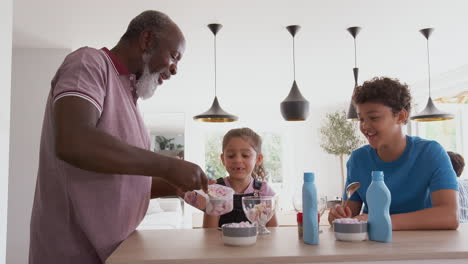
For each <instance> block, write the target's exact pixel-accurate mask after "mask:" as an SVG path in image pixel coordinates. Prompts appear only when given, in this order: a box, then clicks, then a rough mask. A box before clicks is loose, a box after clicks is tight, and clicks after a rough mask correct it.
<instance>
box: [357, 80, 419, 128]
mask: <svg viewBox="0 0 468 264" xmlns="http://www.w3.org/2000/svg"><path fill="white" fill-rule="evenodd" d="M352 99H353V103H354V104H355V105H357V104H363V103H368V102H370V103H381V104H384V105H386V106H388V107H390V108H391V109H392V112H393V113H394V114H396V113H398V112H400V111H401V110H403V109H405V110H406V111H408V116H409V115H410V113H411V100H412V98H411V93H410V90H409V88H408V85H407V84H406V83H400V81H399V80H398V79H392V78H389V77H375V78H373V79H371V80H369V81H365V82H364V83H363V84H362V85H360V86H357V87H356V88H355V89H354V92H353V98H352ZM407 122H408V120H405V124H406V123H407Z"/></svg>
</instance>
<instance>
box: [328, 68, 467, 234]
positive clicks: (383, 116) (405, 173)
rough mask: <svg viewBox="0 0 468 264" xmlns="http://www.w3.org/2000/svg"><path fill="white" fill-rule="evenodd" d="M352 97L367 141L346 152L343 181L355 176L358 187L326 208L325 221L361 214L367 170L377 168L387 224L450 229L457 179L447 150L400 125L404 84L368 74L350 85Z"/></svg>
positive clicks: (406, 99)
mask: <svg viewBox="0 0 468 264" xmlns="http://www.w3.org/2000/svg"><path fill="white" fill-rule="evenodd" d="M353 103H354V105H355V106H356V111H357V113H358V117H359V124H360V130H361V132H362V134H364V136H365V137H366V138H367V140H368V142H369V145H366V146H364V147H361V148H359V149H357V150H355V151H353V153H352V154H351V157H350V158H349V161H348V163H347V171H348V176H347V181H346V186H347V185H348V184H350V183H351V182H359V183H361V187H360V188H359V189H358V190H357V192H356V193H355V194H354V195H352V196H351V197H348V198H347V199H349V202H348V206H347V207H346V208H343V207H341V206H337V207H335V208H334V209H332V210H331V211H330V214H329V218H328V220H329V222H330V223H331V222H332V221H333V220H334V219H336V218H342V217H356V216H357V218H359V219H362V220H367V213H368V211H367V205H366V206H364V209H363V214H362V215H359V214H360V212H361V208H362V205H363V203H366V191H367V188H368V187H369V185H370V183H371V172H372V171H383V172H384V181H385V184H386V185H387V187H388V189H389V190H390V193H391V196H392V200H391V205H390V214H391V220H392V227H393V230H409V229H456V228H457V227H458V218H457V210H458V209H457V196H458V194H457V191H458V184H457V180H456V176H455V173H454V171H453V169H452V165H451V163H450V160H449V157H448V155H447V152H446V151H445V150H444V148H443V147H442V146H441V145H440V144H439V143H437V142H435V141H430V140H425V139H421V138H419V137H412V136H406V135H405V134H404V133H403V131H402V128H403V125H404V124H406V122H407V121H408V116H409V114H410V110H411V95H410V92H409V89H408V86H407V85H406V84H401V83H400V82H399V81H398V80H395V79H390V78H385V77H382V78H374V79H372V80H370V81H367V82H364V84H362V86H358V87H356V89H355V91H354V94H353ZM344 197H346V195H344Z"/></svg>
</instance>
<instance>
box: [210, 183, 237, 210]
mask: <svg viewBox="0 0 468 264" xmlns="http://www.w3.org/2000/svg"><path fill="white" fill-rule="evenodd" d="M233 196H234V190H233V189H232V188H229V187H226V186H223V185H219V184H212V185H209V186H208V197H209V198H208V199H207V201H206V209H205V213H207V214H209V215H215V216H218V215H223V214H227V213H229V212H231V211H232V210H233V208H234V204H233Z"/></svg>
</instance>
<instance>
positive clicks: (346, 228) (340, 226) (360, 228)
mask: <svg viewBox="0 0 468 264" xmlns="http://www.w3.org/2000/svg"><path fill="white" fill-rule="evenodd" d="M333 229H334V231H335V232H338V233H366V232H367V222H360V223H353V224H345V223H333Z"/></svg>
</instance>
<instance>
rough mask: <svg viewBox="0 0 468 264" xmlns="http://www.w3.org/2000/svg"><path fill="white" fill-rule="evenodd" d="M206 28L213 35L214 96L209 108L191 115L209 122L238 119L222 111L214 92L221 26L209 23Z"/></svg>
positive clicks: (196, 119)
mask: <svg viewBox="0 0 468 264" xmlns="http://www.w3.org/2000/svg"><path fill="white" fill-rule="evenodd" d="M208 28H209V29H210V30H211V32H212V33H213V35H214V88H215V98H214V100H213V104H212V105H211V107H210V109H208V110H207V111H206V112H204V113H201V114H199V115H197V116H194V117H193V120H195V121H201V122H211V123H223V122H234V121H237V120H238V117H237V116H235V115H231V114H229V113H228V112H226V111H224V110H223V108H221V105H220V104H219V102H218V97H217V94H216V92H217V91H216V88H217V87H216V35H217V33H218V31H219V30H220V29H221V28H222V25H221V24H209V25H208Z"/></svg>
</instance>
